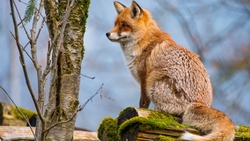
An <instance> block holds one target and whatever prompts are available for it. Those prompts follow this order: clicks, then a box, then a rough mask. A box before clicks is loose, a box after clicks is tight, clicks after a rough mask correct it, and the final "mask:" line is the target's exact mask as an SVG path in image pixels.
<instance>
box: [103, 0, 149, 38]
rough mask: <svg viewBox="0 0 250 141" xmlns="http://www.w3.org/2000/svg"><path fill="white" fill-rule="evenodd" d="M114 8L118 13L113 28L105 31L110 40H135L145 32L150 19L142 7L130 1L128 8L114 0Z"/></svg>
mask: <svg viewBox="0 0 250 141" xmlns="http://www.w3.org/2000/svg"><path fill="white" fill-rule="evenodd" d="M114 6H115V9H116V11H117V13H118V15H117V17H116V20H115V23H114V28H113V29H112V30H110V31H109V32H107V33H106V36H107V37H108V39H109V40H110V41H112V42H119V43H127V42H137V41H139V40H140V39H141V38H143V36H144V35H145V34H146V32H147V27H148V25H149V22H150V21H151V16H150V13H149V12H148V11H147V10H146V9H142V8H141V7H140V6H139V5H138V4H137V3H136V2H135V1H132V3H131V6H130V8H127V7H126V6H124V5H123V4H121V3H119V2H117V1H115V2H114Z"/></svg>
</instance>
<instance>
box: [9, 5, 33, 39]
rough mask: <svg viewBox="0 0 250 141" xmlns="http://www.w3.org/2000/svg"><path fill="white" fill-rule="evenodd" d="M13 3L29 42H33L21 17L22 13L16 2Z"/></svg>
mask: <svg viewBox="0 0 250 141" xmlns="http://www.w3.org/2000/svg"><path fill="white" fill-rule="evenodd" d="M13 3H14V6H15V9H16V11H17V14H18V17H19V19H20V21H21V24H22V26H23V29H24V31H25V33H26V36H27V37H28V39H29V40H31V38H30V35H29V33H28V31H27V29H26V27H25V25H24V23H23V20H22V17H21V15H20V13H19V10H18V8H17V6H16V3H15V1H13ZM17 26H18V25H17Z"/></svg>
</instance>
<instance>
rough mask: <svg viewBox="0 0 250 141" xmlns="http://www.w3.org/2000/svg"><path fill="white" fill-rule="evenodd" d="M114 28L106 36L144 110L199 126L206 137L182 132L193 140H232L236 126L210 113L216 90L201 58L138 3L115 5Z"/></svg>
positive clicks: (213, 110) (212, 110) (223, 116)
mask: <svg viewBox="0 0 250 141" xmlns="http://www.w3.org/2000/svg"><path fill="white" fill-rule="evenodd" d="M114 6H115V9H116V11H117V13H118V16H117V17H116V20H115V23H114V24H115V27H114V28H113V29H112V30H110V32H108V33H106V36H107V37H108V39H109V40H110V41H112V42H118V43H120V45H121V48H122V50H123V53H124V56H125V59H126V64H127V66H128V68H129V69H130V71H131V73H132V75H133V76H134V78H135V79H136V80H137V81H138V82H139V83H140V86H141V98H140V107H143V108H148V107H149V104H150V101H152V102H153V103H154V106H155V110H157V111H163V112H166V113H169V114H173V115H177V116H182V120H183V124H187V125H190V126H195V127H197V128H198V129H200V130H201V131H202V132H203V133H204V134H205V135H204V136H198V135H194V134H191V133H188V132H186V133H184V134H183V135H182V137H181V138H182V139H184V140H193V141H201V140H202V141H212V140H213V141H215V140H216V141H232V140H233V139H234V133H235V130H234V124H233V123H232V121H231V120H230V119H229V118H228V117H226V116H225V115H224V114H223V113H222V112H220V111H217V110H215V109H212V108H210V106H211V103H212V85H211V83H210V79H209V76H208V73H207V71H206V69H205V67H204V65H203V64H202V62H201V61H200V60H199V58H198V56H197V55H196V54H195V53H193V52H191V51H189V50H187V49H185V48H183V47H181V46H179V45H177V44H176V43H175V42H174V41H173V40H172V39H171V37H170V36H169V35H168V34H167V33H165V32H164V31H162V30H161V29H160V28H159V27H158V26H157V23H156V22H155V21H154V20H153V19H152V18H151V15H150V13H149V11H148V10H146V9H142V8H141V7H140V6H139V5H138V4H137V3H136V2H135V1H132V3H131V6H130V7H129V8H127V7H126V6H124V5H123V4H121V3H119V2H117V1H115V2H114Z"/></svg>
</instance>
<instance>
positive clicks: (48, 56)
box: [43, 40, 52, 79]
mask: <svg viewBox="0 0 250 141" xmlns="http://www.w3.org/2000/svg"><path fill="white" fill-rule="evenodd" d="M51 52H52V47H51V45H50V40H49V41H48V51H47V63H46V67H45V69H44V72H43V79H45V77H46V76H47V75H48V74H49V72H50V70H51V69H50V63H51V60H50V55H51Z"/></svg>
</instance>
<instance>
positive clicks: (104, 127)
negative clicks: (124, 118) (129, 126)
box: [98, 117, 119, 141]
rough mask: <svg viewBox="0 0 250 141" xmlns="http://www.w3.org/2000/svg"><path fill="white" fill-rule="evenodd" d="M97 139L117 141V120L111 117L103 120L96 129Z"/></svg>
mask: <svg viewBox="0 0 250 141" xmlns="http://www.w3.org/2000/svg"><path fill="white" fill-rule="evenodd" d="M98 138H99V139H100V140H104V139H105V140H106V141H118V140H119V139H118V135H117V119H114V118H111V117H107V118H104V119H103V121H102V123H101V124H100V126H99V128H98Z"/></svg>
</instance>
